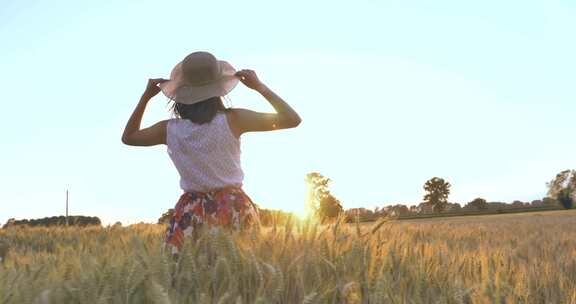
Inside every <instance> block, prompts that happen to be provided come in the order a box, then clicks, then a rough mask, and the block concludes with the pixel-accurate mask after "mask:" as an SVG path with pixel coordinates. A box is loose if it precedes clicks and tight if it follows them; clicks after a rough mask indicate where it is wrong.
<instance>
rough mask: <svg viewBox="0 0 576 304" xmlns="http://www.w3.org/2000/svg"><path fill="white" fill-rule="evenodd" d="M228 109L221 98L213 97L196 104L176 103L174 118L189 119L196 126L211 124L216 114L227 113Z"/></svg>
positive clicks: (173, 111) (173, 110)
mask: <svg viewBox="0 0 576 304" xmlns="http://www.w3.org/2000/svg"><path fill="white" fill-rule="evenodd" d="M226 110H227V109H226V107H225V106H224V103H223V102H222V98H221V97H220V96H216V97H211V98H208V99H206V100H202V101H200V102H197V103H194V104H183V103H178V102H175V103H174V104H173V105H172V113H173V114H174V116H176V117H178V118H183V119H189V120H190V121H192V122H193V123H196V124H200V125H201V124H204V123H207V122H211V121H212V119H213V118H214V116H216V113H218V112H225V111H226Z"/></svg>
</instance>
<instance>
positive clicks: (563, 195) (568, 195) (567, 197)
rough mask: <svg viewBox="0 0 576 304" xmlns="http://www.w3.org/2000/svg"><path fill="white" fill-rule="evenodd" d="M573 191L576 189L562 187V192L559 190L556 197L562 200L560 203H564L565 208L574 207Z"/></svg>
mask: <svg viewBox="0 0 576 304" xmlns="http://www.w3.org/2000/svg"><path fill="white" fill-rule="evenodd" d="M572 192H574V191H573V190H570V189H562V190H560V192H558V195H557V196H556V199H557V200H558V201H559V202H560V204H562V206H563V207H564V208H565V209H572V206H573V205H574V199H573V198H572V196H573V195H572Z"/></svg>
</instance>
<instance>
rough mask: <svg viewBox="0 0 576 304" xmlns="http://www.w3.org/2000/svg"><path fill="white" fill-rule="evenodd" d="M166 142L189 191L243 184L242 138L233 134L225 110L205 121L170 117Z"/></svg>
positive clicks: (181, 179)
mask: <svg viewBox="0 0 576 304" xmlns="http://www.w3.org/2000/svg"><path fill="white" fill-rule="evenodd" d="M166 145H167V146H168V155H169V156H170V158H171V159H172V162H174V165H175V166H176V169H177V170H178V173H180V188H182V190H184V191H185V192H192V191H200V192H208V191H210V190H214V189H217V188H222V187H226V186H242V181H243V179H244V172H242V167H241V166H240V140H239V139H238V138H236V137H235V136H234V135H233V134H232V131H231V130H230V127H229V126H228V120H227V119H226V114H225V113H222V112H219V113H217V114H216V116H214V119H212V121H211V122H209V123H205V124H201V125H199V124H195V123H193V122H192V121H190V120H188V119H179V118H177V119H170V120H169V121H168V125H167V127H166Z"/></svg>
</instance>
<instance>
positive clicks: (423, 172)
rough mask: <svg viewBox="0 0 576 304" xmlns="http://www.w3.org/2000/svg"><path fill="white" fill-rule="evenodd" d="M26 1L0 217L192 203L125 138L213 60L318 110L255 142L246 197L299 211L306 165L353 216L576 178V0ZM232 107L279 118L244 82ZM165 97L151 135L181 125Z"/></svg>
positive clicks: (3, 13) (141, 217)
mask: <svg viewBox="0 0 576 304" xmlns="http://www.w3.org/2000/svg"><path fill="white" fill-rule="evenodd" d="M90 3H92V4H88V2H86V1H25V0H24V1H15V0H3V1H2V6H1V7H0V41H1V47H0V71H1V72H0V83H1V86H0V87H1V88H2V97H1V98H0V105H1V110H0V135H1V136H2V143H1V148H0V223H4V222H5V221H6V220H7V219H8V218H16V219H22V218H39V217H45V216H53V215H62V214H63V213H64V210H65V209H64V207H65V204H64V203H65V193H66V190H67V189H68V190H69V191H70V213H71V214H75V215H89V216H98V217H100V218H101V219H102V221H103V222H104V224H108V223H114V222H116V221H121V222H122V223H124V224H130V223H136V222H140V221H144V222H155V221H156V220H157V219H158V217H159V216H160V215H161V214H162V212H164V211H166V210H167V209H168V208H172V207H173V206H174V205H175V203H176V200H177V199H178V197H179V196H180V194H181V190H180V189H179V184H178V182H179V177H178V173H177V171H176V169H175V168H174V167H173V164H172V163H171V161H170V159H169V157H168V154H167V151H166V146H156V147H147V148H143V147H130V146H125V145H123V144H122V143H121V141H120V138H121V135H122V132H123V129H124V126H125V124H126V121H127V120H128V117H129V116H130V114H131V112H132V110H133V108H134V107H135V105H136V103H137V102H138V99H139V97H140V96H141V94H142V92H143V90H144V88H145V85H146V82H147V79H148V78H157V77H163V78H168V77H169V74H170V71H171V69H172V67H173V66H174V65H175V64H176V63H178V62H179V61H180V60H181V59H182V58H184V57H185V56H186V55H187V54H189V53H191V52H194V51H199V50H204V51H209V52H212V53H213V54H214V55H215V56H216V57H218V58H219V59H222V60H226V61H228V62H230V63H231V64H232V65H233V66H235V67H236V68H237V69H244V68H249V69H253V70H255V71H256V72H257V73H258V75H259V77H260V78H261V80H262V81H263V82H264V83H265V84H267V85H268V86H269V87H270V88H272V89H273V90H274V91H275V92H276V93H278V94H279V95H280V96H282V97H283V98H284V99H285V100H286V101H287V102H288V103H289V104H290V105H291V106H292V107H293V108H294V109H295V110H296V111H297V112H298V113H299V114H300V116H301V117H302V119H303V122H302V124H301V125H300V126H299V127H298V128H295V129H289V130H282V131H274V132H267V133H249V134H245V135H243V136H242V138H241V141H242V165H243V169H244V172H245V175H246V177H245V180H244V189H245V191H246V192H247V193H248V194H249V195H250V196H251V197H252V198H253V200H254V201H255V202H256V203H258V204H259V205H261V206H262V207H264V208H273V209H283V210H287V211H296V212H299V211H302V210H303V208H304V198H305V193H306V186H305V183H304V178H305V175H306V173H308V172H313V171H316V172H320V173H321V174H323V175H325V176H327V177H329V178H330V179H332V184H331V189H332V192H333V194H334V195H335V196H336V197H337V198H338V199H340V200H341V202H342V204H343V206H344V208H353V207H360V206H363V207H368V208H372V207H375V206H384V205H387V204H396V203H404V204H417V203H419V202H421V201H422V197H423V195H424V190H423V189H422V186H423V184H424V183H425V182H426V180H428V179H430V178H432V177H435V176H438V177H442V178H444V179H445V180H447V181H448V182H450V183H451V184H452V192H451V194H450V197H449V200H450V201H452V202H459V203H461V204H465V203H466V202H468V201H471V200H472V199H474V198H476V197H483V198H485V199H487V200H488V201H504V202H511V201H513V200H523V201H530V200H533V199H539V198H542V197H543V196H545V195H546V182H547V181H550V180H551V179H552V178H554V176H555V175H556V174H557V173H558V172H560V171H562V170H564V169H568V168H571V169H574V168H576V157H574V151H576V140H575V137H574V134H576V124H574V121H575V119H574V118H575V117H574V115H575V113H576V89H575V88H576V85H575V83H576V73H575V72H574V71H576V56H574V54H576V39H573V35H574V32H575V31H576V2H574V1H557V0H547V1H530V0H527V1H476V2H470V1H443V0H439V1H366V0H358V1H336V0H333V1H300V0H291V1H282V2H280V1H201V2H200V1H162V2H160V1H105V0H100V1H93V2H90ZM228 97H229V102H228V104H229V105H230V106H234V107H245V108H249V109H253V110H256V111H272V108H271V107H270V106H269V104H268V103H267V102H266V100H264V99H263V98H262V97H261V96H259V95H258V94H257V93H255V92H253V91H251V90H249V89H247V88H246V87H243V86H242V85H239V86H238V87H237V88H236V89H235V90H234V91H232V92H231V93H230V94H229V95H228ZM166 104H167V99H166V97H164V96H162V95H161V94H160V95H158V96H156V97H155V98H154V99H152V101H151V102H150V103H149V105H148V108H147V110H146V113H145V116H144V119H143V123H142V125H143V126H148V125H150V124H153V123H154V122H156V121H158V120H162V119H167V118H169V117H170V114H169V112H168V109H167V107H166Z"/></svg>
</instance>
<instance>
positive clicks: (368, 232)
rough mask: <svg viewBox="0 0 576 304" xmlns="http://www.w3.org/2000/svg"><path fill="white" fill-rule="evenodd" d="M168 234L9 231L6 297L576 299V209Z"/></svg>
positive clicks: (148, 229)
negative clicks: (169, 240) (191, 237)
mask: <svg viewBox="0 0 576 304" xmlns="http://www.w3.org/2000/svg"><path fill="white" fill-rule="evenodd" d="M162 232H163V227H161V226H157V225H139V226H132V227H129V228H122V227H108V228H87V229H84V230H76V229H72V228H54V229H43V228H34V229H19V228H15V229H8V230H0V257H1V258H2V259H3V260H2V262H0V303H576V211H549V212H542V213H527V214H506V215H493V216H478V217H474V216H467V217H461V218H458V217H454V218H432V219H418V220H402V221H396V222H380V223H374V224H363V225H358V226H356V225H339V224H337V225H331V226H318V225H314V224H310V223H297V224H294V225H291V226H285V227H276V228H266V229H262V230H260V231H250V232H247V233H245V234H242V235H229V234H227V233H224V232H223V231H220V230H212V231H208V232H206V233H204V234H203V235H202V237H201V239H200V240H199V241H198V242H195V243H192V242H189V243H188V244H186V247H185V251H184V252H183V254H182V255H181V257H180V259H179V260H177V261H173V260H172V259H171V258H170V256H169V254H167V253H166V252H164V250H163V246H162Z"/></svg>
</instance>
